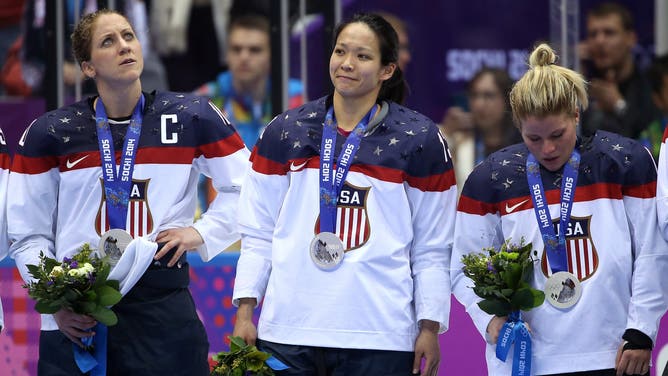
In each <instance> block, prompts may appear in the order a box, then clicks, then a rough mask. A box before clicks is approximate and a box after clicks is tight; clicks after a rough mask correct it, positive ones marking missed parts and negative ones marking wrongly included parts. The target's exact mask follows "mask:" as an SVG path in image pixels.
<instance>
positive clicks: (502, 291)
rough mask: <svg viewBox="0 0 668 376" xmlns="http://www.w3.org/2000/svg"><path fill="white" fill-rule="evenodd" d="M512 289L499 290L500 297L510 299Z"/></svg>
mask: <svg viewBox="0 0 668 376" xmlns="http://www.w3.org/2000/svg"><path fill="white" fill-rule="evenodd" d="M513 291H514V290H513V289H501V295H503V296H505V297H506V298H510V297H511V296H512V295H513Z"/></svg>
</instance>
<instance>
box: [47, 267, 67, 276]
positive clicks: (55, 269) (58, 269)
mask: <svg viewBox="0 0 668 376" xmlns="http://www.w3.org/2000/svg"><path fill="white" fill-rule="evenodd" d="M64 272H65V271H64V270H63V267H62V266H54V267H53V269H51V273H49V276H51V277H57V276H59V275H62V274H63V273H64Z"/></svg>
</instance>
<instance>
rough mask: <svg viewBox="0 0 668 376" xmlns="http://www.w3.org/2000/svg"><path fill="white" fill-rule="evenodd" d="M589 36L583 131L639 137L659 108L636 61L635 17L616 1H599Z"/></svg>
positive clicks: (585, 51)
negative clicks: (588, 82) (587, 103)
mask: <svg viewBox="0 0 668 376" xmlns="http://www.w3.org/2000/svg"><path fill="white" fill-rule="evenodd" d="M586 27H587V38H586V40H585V42H584V43H582V44H581V46H580V56H581V58H582V59H583V64H582V66H583V68H584V72H583V73H584V75H585V76H586V77H588V79H589V80H590V88H589V95H590V99H591V103H592V105H591V106H590V108H589V110H587V111H585V112H584V114H583V119H582V131H583V133H584V134H593V133H594V132H595V131H596V130H598V129H602V130H607V131H611V132H616V133H619V134H621V135H624V136H627V137H631V138H636V139H637V138H639V136H640V133H641V132H642V131H643V130H644V129H645V128H646V127H647V126H648V125H649V123H650V122H651V121H652V120H653V119H655V118H656V117H657V115H658V110H657V109H656V107H654V105H653V103H652V99H651V95H650V93H651V89H650V86H649V83H648V82H647V80H646V78H645V77H644V75H643V74H642V73H641V71H640V69H639V67H638V66H637V65H636V64H635V61H634V57H633V51H632V50H633V47H634V46H635V45H636V43H637V36H636V32H635V25H634V21H633V17H632V16H631V13H630V12H629V10H628V9H626V8H625V7H624V6H622V5H621V4H618V3H601V4H599V5H597V6H596V7H594V8H592V9H591V10H590V11H589V12H588V13H587V26H586Z"/></svg>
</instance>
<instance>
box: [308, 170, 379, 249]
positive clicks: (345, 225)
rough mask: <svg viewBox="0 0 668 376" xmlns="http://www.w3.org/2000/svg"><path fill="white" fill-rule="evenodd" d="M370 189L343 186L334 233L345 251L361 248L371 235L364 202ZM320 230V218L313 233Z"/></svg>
mask: <svg viewBox="0 0 668 376" xmlns="http://www.w3.org/2000/svg"><path fill="white" fill-rule="evenodd" d="M370 189H371V187H367V188H361V187H356V186H354V185H352V184H350V183H348V182H345V183H344V184H343V188H341V194H339V200H338V202H337V204H336V230H335V233H336V235H338V237H339V238H340V239H341V241H342V242H343V248H344V249H345V250H346V252H347V251H351V250H353V249H356V248H359V247H361V246H363V245H364V244H365V243H366V242H367V241H368V240H369V236H370V235H371V226H370V224H369V217H368V215H367V213H368V212H367V210H366V200H367V198H368V196H369V190H370ZM318 229H320V216H318V219H317V220H316V222H315V229H314V232H315V233H318V232H319V231H318Z"/></svg>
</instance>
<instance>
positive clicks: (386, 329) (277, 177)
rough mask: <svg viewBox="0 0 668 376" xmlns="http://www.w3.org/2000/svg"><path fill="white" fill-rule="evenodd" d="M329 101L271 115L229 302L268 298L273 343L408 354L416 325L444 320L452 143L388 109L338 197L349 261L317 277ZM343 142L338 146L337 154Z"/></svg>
mask: <svg viewBox="0 0 668 376" xmlns="http://www.w3.org/2000/svg"><path fill="white" fill-rule="evenodd" d="M327 104H331V99H330V100H327V99H326V98H321V99H319V100H317V101H314V102H310V103H307V104H306V105H304V106H302V107H299V108H297V109H294V110H289V111H287V112H285V113H283V114H281V115H279V116H278V117H276V118H275V119H274V120H273V121H272V122H271V123H270V124H269V125H268V126H267V128H266V130H265V132H264V134H263V135H262V137H261V138H260V140H259V143H258V144H257V145H256V146H255V148H254V150H253V153H252V155H251V161H252V168H251V171H250V172H249V177H248V179H247V181H246V182H245V183H244V188H243V189H242V193H241V201H240V202H241V203H240V217H239V226H240V232H241V234H242V249H241V256H240V259H239V263H238V266H237V277H236V281H235V286H234V297H233V301H234V303H235V304H238V299H239V298H243V297H254V298H256V299H258V301H260V299H262V297H264V302H263V306H262V312H261V315H260V320H259V325H258V337H259V338H261V339H263V340H267V341H272V342H278V343H284V344H294V345H307V346H324V347H339V348H363V349H382V350H399V351H412V350H413V347H414V341H415V338H416V336H417V330H418V327H417V321H418V320H422V319H429V320H433V321H437V322H439V323H440V325H441V330H445V329H446V327H447V323H448V315H449V303H450V299H449V296H450V286H449V275H448V264H449V261H450V252H451V247H452V234H453V226H454V214H455V202H456V195H457V187H456V185H455V179H454V173H453V169H452V161H451V160H450V157H449V155H448V149H447V145H446V142H445V140H444V139H443V137H441V135H440V134H439V132H438V129H437V128H436V126H435V125H434V124H433V122H431V121H430V120H429V119H427V118H426V117H424V116H422V115H420V114H418V113H416V112H414V111H412V110H409V109H407V108H405V107H402V106H400V105H397V104H395V103H389V104H388V103H384V104H383V106H382V109H381V110H380V111H379V114H378V115H377V116H376V118H375V119H374V121H373V122H372V123H371V124H370V125H369V128H368V129H367V132H366V134H365V135H364V137H363V138H362V139H361V142H360V145H359V150H358V152H357V154H356V156H355V157H354V160H353V162H352V164H351V165H350V171H349V174H348V176H347V178H346V180H345V184H344V187H343V188H342V192H341V194H340V196H339V198H338V204H337V220H336V229H335V231H334V232H335V233H336V235H337V236H338V237H339V238H340V239H341V241H342V242H343V244H344V248H345V256H344V258H343V260H342V263H341V264H340V265H339V267H338V268H337V269H336V270H333V271H324V270H321V269H319V268H318V267H317V266H316V265H315V264H314V262H313V261H312V260H311V257H310V254H309V244H310V243H311V240H312V239H313V238H314V236H315V235H316V234H317V233H318V232H319V230H318V229H319V211H320V209H319V204H320V201H319V188H318V187H319V181H320V178H319V162H320V160H319V155H320V143H321V138H322V130H323V121H324V118H325V113H326V111H327V108H328V105H327ZM344 139H345V137H344V136H342V135H339V136H338V137H337V140H336V148H335V150H334V156H335V157H338V155H339V153H340V150H341V146H342V144H343V143H344Z"/></svg>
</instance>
